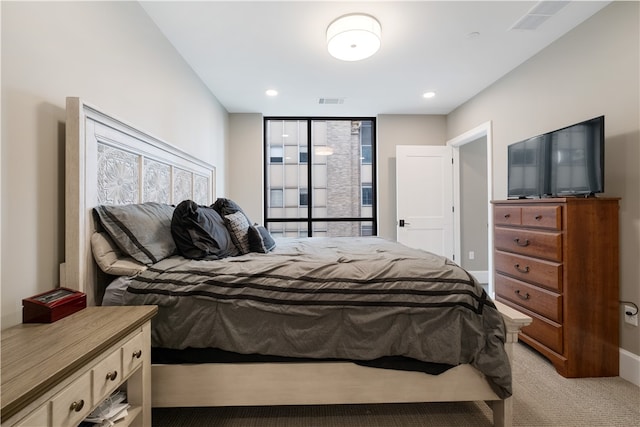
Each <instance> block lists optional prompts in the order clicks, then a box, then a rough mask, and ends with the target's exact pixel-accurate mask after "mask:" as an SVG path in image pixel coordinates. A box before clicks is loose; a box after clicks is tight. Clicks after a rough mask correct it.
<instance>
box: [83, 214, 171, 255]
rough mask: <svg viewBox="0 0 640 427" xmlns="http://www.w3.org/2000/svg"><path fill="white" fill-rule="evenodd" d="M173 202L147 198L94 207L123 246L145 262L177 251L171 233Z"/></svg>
mask: <svg viewBox="0 0 640 427" xmlns="http://www.w3.org/2000/svg"><path fill="white" fill-rule="evenodd" d="M173 210H174V208H173V206H171V205H166V204H162V203H155V202H147V203H140V204H132V205H118V206H115V205H114V206H109V205H102V206H97V207H95V208H94V211H95V212H96V214H97V215H98V217H99V218H100V222H101V223H102V226H103V227H104V229H105V230H106V232H107V233H108V234H109V237H111V239H112V240H113V241H114V242H115V243H116V245H117V246H118V248H120V250H121V251H122V252H123V253H125V254H127V255H129V256H130V257H132V258H133V259H135V260H136V261H138V262H141V263H142V264H145V265H151V264H155V263H156V262H158V261H161V260H163V259H164V258H167V257H169V256H171V255H173V254H174V253H175V251H176V245H175V242H174V241H173V237H172V236H171V217H172V216H173Z"/></svg>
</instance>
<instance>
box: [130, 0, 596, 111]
mask: <svg viewBox="0 0 640 427" xmlns="http://www.w3.org/2000/svg"><path fill="white" fill-rule="evenodd" d="M537 3H538V2H536V1H494V2H485V1H409V2H407V1H387V2H372V1H356V2H336V1H315V2H311V1H283V2H272V1H257V2H249V1H226V2H223V1H195V2H186V1H141V2H140V4H141V5H142V7H143V8H144V10H145V11H146V12H147V14H148V15H149V16H150V17H151V19H152V20H153V21H154V22H155V23H156V24H157V26H158V27H159V28H160V30H161V31H162V32H163V33H164V35H165V36H166V37H167V39H168V40H169V41H170V42H171V43H172V44H173V45H174V46H175V48H176V49H177V51H178V52H179V53H180V54H181V55H182V56H183V57H184V59H185V60H186V62H187V63H188V64H189V65H190V66H191V67H192V68H193V70H194V71H195V72H196V73H197V74H198V76H199V77H200V78H201V79H202V81H203V82H204V83H205V84H206V85H207V86H208V87H209V89H210V90H211V92H212V93H213V94H214V95H215V96H216V98H217V99H218V100H219V101H220V103H222V105H223V106H224V107H225V108H226V109H227V110H228V111H229V112H231V113H262V114H264V115H265V116H325V117H329V116H336V117H339V116H375V115H377V114H447V113H449V112H451V111H452V110H454V109H455V108H456V107H458V106H460V105H461V104H463V103H464V102H465V101H467V100H469V99H470V98H472V97H473V96H475V95H476V94H478V93H479V92H481V91H482V90H483V89H485V88H486V87H488V86H489V85H491V84H492V83H494V82H495V81H496V80H498V79H500V78H501V77H502V76H504V75H505V74H507V73H508V72H509V71H511V70H513V69H514V68H515V67H517V66H518V65H520V64H521V63H523V62H524V61H526V60H527V59H529V58H531V57H532V56H533V55H535V54H536V53H537V52H539V51H540V50H542V49H544V48H545V47H546V46H548V45H549V44H550V43H552V42H553V41H554V40H556V39H557V38H559V37H561V36H562V35H563V34H565V33H566V32H568V31H569V30H571V29H572V28H574V27H575V26H576V25H578V24H580V23H581V22H583V21H584V20H586V19H587V18H589V17H590V16H592V15H593V14H594V13H596V12H597V11H599V10H600V9H602V8H603V7H604V6H606V4H607V3H608V2H595V1H572V2H568V4H567V5H566V6H565V7H563V8H562V9H560V10H559V11H558V12H557V13H556V14H555V15H553V16H551V17H550V18H549V19H548V20H546V21H545V22H544V23H543V24H542V25H540V27H538V29H536V30H511V29H510V28H511V27H512V26H513V25H514V24H515V23H516V22H517V21H518V20H519V19H520V18H521V17H523V15H525V14H527V13H528V12H529V11H530V10H532V8H533V7H534V6H536V5H537ZM545 3H548V2H545ZM354 12H362V13H367V14H370V15H373V16H375V17H376V18H377V19H378V20H379V21H380V24H381V25H382V45H381V48H380V50H379V51H378V52H377V53H376V54H375V55H374V56H372V57H370V58H368V59H365V60H362V61H359V62H342V61H339V60H337V59H334V58H333V57H331V56H330V55H329V54H328V53H327V49H326V29H327V26H328V25H329V24H330V23H331V21H333V20H334V19H335V18H337V17H339V16H341V15H344V14H348V13H354ZM473 32H477V33H479V35H478V36H476V37H471V36H469V34H471V33H473ZM270 88H272V89H276V90H277V91H278V92H279V94H278V96H276V97H273V98H271V97H267V96H266V95H265V91H266V90H267V89H270ZM426 91H434V92H436V94H437V95H436V96H435V97H434V98H431V99H425V98H423V97H422V94H423V93H424V92H426ZM319 98H344V102H343V103H342V104H340V105H321V104H319V103H318V99H319Z"/></svg>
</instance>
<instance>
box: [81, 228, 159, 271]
mask: <svg viewBox="0 0 640 427" xmlns="http://www.w3.org/2000/svg"><path fill="white" fill-rule="evenodd" d="M91 250H92V251H93V258H94V259H95V260H96V263H97V264H98V267H100V270H102V271H104V272H105V273H107V274H111V275H114V276H135V275H137V274H140V273H142V272H143V271H145V270H146V269H147V266H146V265H144V264H141V263H139V262H138V261H136V260H135V259H133V258H131V257H127V256H125V255H123V254H122V252H121V251H120V249H118V247H117V246H116V245H115V243H113V240H111V238H110V237H109V235H108V234H107V233H93V235H92V236H91Z"/></svg>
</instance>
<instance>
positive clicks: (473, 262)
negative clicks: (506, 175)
mask: <svg viewBox="0 0 640 427" xmlns="http://www.w3.org/2000/svg"><path fill="white" fill-rule="evenodd" d="M471 144H473V145H474V146H473V147H472V146H471ZM447 145H449V146H451V147H452V148H453V158H454V162H453V164H454V171H453V196H454V200H453V205H454V236H455V237H454V254H455V258H456V259H457V260H458V262H459V263H460V265H461V266H463V267H465V263H466V264H469V265H470V266H472V268H466V267H465V268H466V269H467V270H469V271H470V272H471V273H472V274H473V275H474V276H475V277H476V278H477V279H478V281H479V282H480V283H486V286H485V288H486V290H487V293H488V294H489V295H491V296H492V297H493V295H494V284H493V237H492V230H493V215H492V211H491V203H490V201H491V200H492V198H493V164H492V159H493V155H492V153H493V141H492V132H491V122H490V121H489V122H485V123H483V124H481V125H479V126H477V127H475V128H473V129H471V130H469V131H467V132H465V133H463V134H462V135H459V136H457V137H455V138H453V139H451V140H449V141H447ZM479 145H484V147H481V146H479ZM463 147H466V148H463ZM483 148H484V150H483ZM467 153H470V154H471V155H472V157H474V158H475V160H474V161H475V162H478V161H481V160H478V156H480V157H482V156H484V157H485V159H484V160H485V165H486V168H485V169H484V170H485V171H486V180H485V181H486V187H485V186H484V185H481V186H480V187H478V188H480V189H483V190H484V192H485V196H484V197H482V196H480V198H479V199H480V200H477V199H478V194H477V191H481V190H474V191H475V193H473V194H471V195H470V193H468V192H467V193H466V192H465V191H464V189H463V188H462V187H463V183H464V180H465V179H467V180H468V179H469V178H468V177H467V178H465V173H468V171H467V172H465V171H463V170H462V168H461V157H463V156H465V155H466V154H467ZM463 166H464V165H463ZM476 185H477V184H476ZM483 201H484V203H483ZM474 203H475V204H480V205H481V206H484V212H485V213H486V216H485V215H478V217H481V218H482V219H483V222H484V220H485V219H486V233H484V236H486V240H484V239H482V237H484V236H481V237H478V236H475V238H474V237H473V236H470V235H469V234H468V233H469V227H470V225H465V224H469V221H468V220H467V219H465V218H464V216H463V212H462V211H463V209H465V205H466V206H469V205H471V206H473V204H474ZM481 226H482V225H480V227H481ZM475 227H476V228H477V225H476V226H475ZM465 228H466V229H467V231H466V233H467V234H464V233H465ZM476 231H477V230H476ZM466 237H469V239H467V238H466ZM479 239H480V240H479ZM474 240H475V241H476V242H478V241H482V242H483V243H484V244H485V245H486V247H484V248H481V249H480V250H478V251H475V250H474V248H472V247H471V248H470V247H469V244H467V243H465V242H466V241H474ZM471 246H473V245H472V244H471ZM484 250H486V253H480V252H481V251H484ZM483 257H484V258H483ZM470 258H473V259H470ZM481 259H484V260H486V270H485V269H480V267H478V265H479V264H478V262H477V260H481ZM482 264H483V265H485V263H482Z"/></svg>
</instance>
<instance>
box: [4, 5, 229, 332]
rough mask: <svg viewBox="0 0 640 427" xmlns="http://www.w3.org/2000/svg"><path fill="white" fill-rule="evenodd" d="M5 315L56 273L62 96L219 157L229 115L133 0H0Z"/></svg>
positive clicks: (54, 281)
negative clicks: (79, 100) (54, 0)
mask: <svg viewBox="0 0 640 427" xmlns="http://www.w3.org/2000/svg"><path fill="white" fill-rule="evenodd" d="M1 7H2V155H1V158H2V167H1V170H2V180H1V182H2V192H1V194H2V212H1V215H0V216H1V218H2V231H1V236H2V278H1V280H2V281H1V284H0V287H1V298H2V324H1V326H2V327H3V328H5V327H7V326H10V325H12V324H15V323H19V322H20V321H21V319H22V318H21V310H22V308H21V307H22V299H23V298H26V297H28V296H31V295H34V294H36V293H39V292H44V291H46V290H48V289H51V288H53V287H55V286H57V285H58V284H59V279H58V266H59V264H60V263H61V262H63V261H64V123H65V98H66V97H67V96H79V97H81V98H83V100H84V101H86V102H89V103H91V104H93V105H95V106H97V107H99V108H101V109H102V110H104V111H106V112H108V113H110V114H113V115H116V116H117V117H118V118H120V119H122V120H124V121H126V122H129V123H131V124H134V125H136V126H139V127H140V128H142V129H144V130H146V131H148V132H149V133H151V134H153V135H155V136H156V137H158V138H161V139H163V140H165V141H167V142H170V143H172V144H174V145H176V146H178V147H180V148H182V149H184V150H186V151H188V152H190V153H194V154H196V155H197V156H198V157H200V158H201V159H203V160H205V161H208V162H210V163H213V164H214V165H216V166H217V174H218V177H217V186H218V194H219V195H220V194H223V193H224V185H225V181H224V177H225V163H224V156H225V141H226V139H227V135H226V132H227V128H228V115H227V112H226V110H224V108H222V107H221V106H220V104H219V103H218V101H217V100H216V99H215V97H214V96H213V95H211V93H210V92H209V91H208V90H207V89H206V87H205V86H204V85H203V84H202V82H201V81H200V80H199V79H198V77H197V76H196V75H195V74H194V73H193V71H192V70H191V69H190V68H189V67H188V66H187V65H186V64H185V62H184V61H183V59H182V57H181V56H179V55H178V54H177V53H176V51H175V49H174V48H173V46H172V45H171V44H170V43H169V42H168V41H167V40H166V39H165V38H164V36H163V35H162V34H161V33H160V31H159V30H158V29H157V27H156V26H155V25H154V24H153V22H152V21H151V20H150V19H149V18H148V17H147V15H146V14H145V13H144V12H143V10H142V9H141V7H140V6H139V5H138V3H137V2H39V3H31V2H1Z"/></svg>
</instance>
